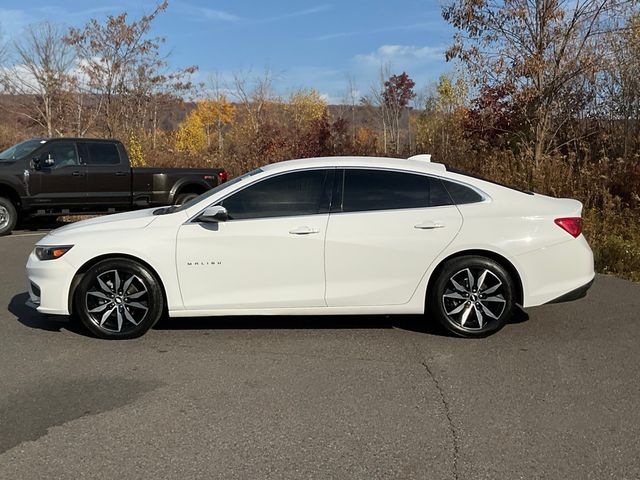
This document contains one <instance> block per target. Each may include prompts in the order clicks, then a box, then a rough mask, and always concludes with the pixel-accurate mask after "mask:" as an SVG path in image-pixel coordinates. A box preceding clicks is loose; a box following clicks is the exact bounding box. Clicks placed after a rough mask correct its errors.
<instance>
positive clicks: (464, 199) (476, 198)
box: [442, 180, 484, 205]
mask: <svg viewBox="0 0 640 480" xmlns="http://www.w3.org/2000/svg"><path fill="white" fill-rule="evenodd" d="M442 182H443V183H444V185H445V187H446V188H447V190H448V192H449V195H451V198H452V199H453V202H454V203H455V204H456V205H463V204H465V203H477V202H481V201H482V200H484V199H483V198H482V195H480V194H479V193H478V192H476V191H475V190H473V189H472V188H469V187H465V186H464V185H460V184H459V183H456V182H448V181H446V180H443V181H442Z"/></svg>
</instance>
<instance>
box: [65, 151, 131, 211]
mask: <svg viewBox="0 0 640 480" xmlns="http://www.w3.org/2000/svg"><path fill="white" fill-rule="evenodd" d="M78 149H79V151H80V156H81V159H82V161H83V163H84V164H85V166H86V172H87V199H86V201H87V202H88V203H89V204H92V205H98V206H105V207H109V206H113V207H122V206H127V205H130V204H131V168H130V167H129V163H128V161H127V159H126V158H122V157H121V155H120V152H119V151H118V148H117V146H116V144H115V143H113V142H96V141H86V142H79V143H78Z"/></svg>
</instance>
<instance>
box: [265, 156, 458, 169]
mask: <svg viewBox="0 0 640 480" xmlns="http://www.w3.org/2000/svg"><path fill="white" fill-rule="evenodd" d="M322 167H325V168H326V167H342V168H344V167H374V168H388V169H394V170H407V171H415V172H446V167H445V165H444V164H442V163H434V162H426V161H420V160H407V159H406V158H389V157H359V156H340V157H338V156H337V157H315V158H304V159H300V160H286V161H284V162H278V163H272V164H270V165H265V166H264V167H262V169H263V170H264V171H265V172H266V171H269V172H276V171H287V170H291V169H298V168H300V169H302V168H322Z"/></svg>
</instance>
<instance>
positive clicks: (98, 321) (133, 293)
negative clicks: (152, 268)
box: [85, 270, 149, 333]
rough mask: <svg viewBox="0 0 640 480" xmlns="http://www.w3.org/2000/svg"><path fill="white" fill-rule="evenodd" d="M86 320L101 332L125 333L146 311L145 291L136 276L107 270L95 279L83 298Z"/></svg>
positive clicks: (143, 283)
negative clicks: (87, 317)
mask: <svg viewBox="0 0 640 480" xmlns="http://www.w3.org/2000/svg"><path fill="white" fill-rule="evenodd" d="M85 306H86V312H87V314H88V316H89V319H90V320H91V321H92V322H93V323H94V324H95V325H96V326H97V327H98V328H100V329H101V330H104V331H107V332H110V333H125V332H127V331H129V330H132V329H134V328H135V327H137V326H138V325H139V324H140V322H142V321H143V320H144V319H145V317H146V316H147V313H148V311H149V289H148V288H147V285H146V284H145V282H144V280H142V279H141V278H140V277H139V276H138V275H135V274H133V273H129V272H124V271H121V270H108V271H106V272H103V273H101V274H100V275H98V276H96V278H95V281H94V282H93V284H92V285H91V286H90V288H89V289H88V290H87V293H86V294H85Z"/></svg>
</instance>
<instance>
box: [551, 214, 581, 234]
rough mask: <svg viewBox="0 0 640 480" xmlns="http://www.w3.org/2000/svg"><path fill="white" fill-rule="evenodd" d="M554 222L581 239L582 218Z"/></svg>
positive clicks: (558, 219) (560, 219) (557, 219)
mask: <svg viewBox="0 0 640 480" xmlns="http://www.w3.org/2000/svg"><path fill="white" fill-rule="evenodd" d="M554 222H556V225H558V226H559V227H560V228H562V229H563V230H564V231H565V232H567V233H568V234H569V235H571V236H572V237H574V238H577V237H579V236H580V234H581V233H582V218H580V217H565V218H556V219H555V220H554Z"/></svg>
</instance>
